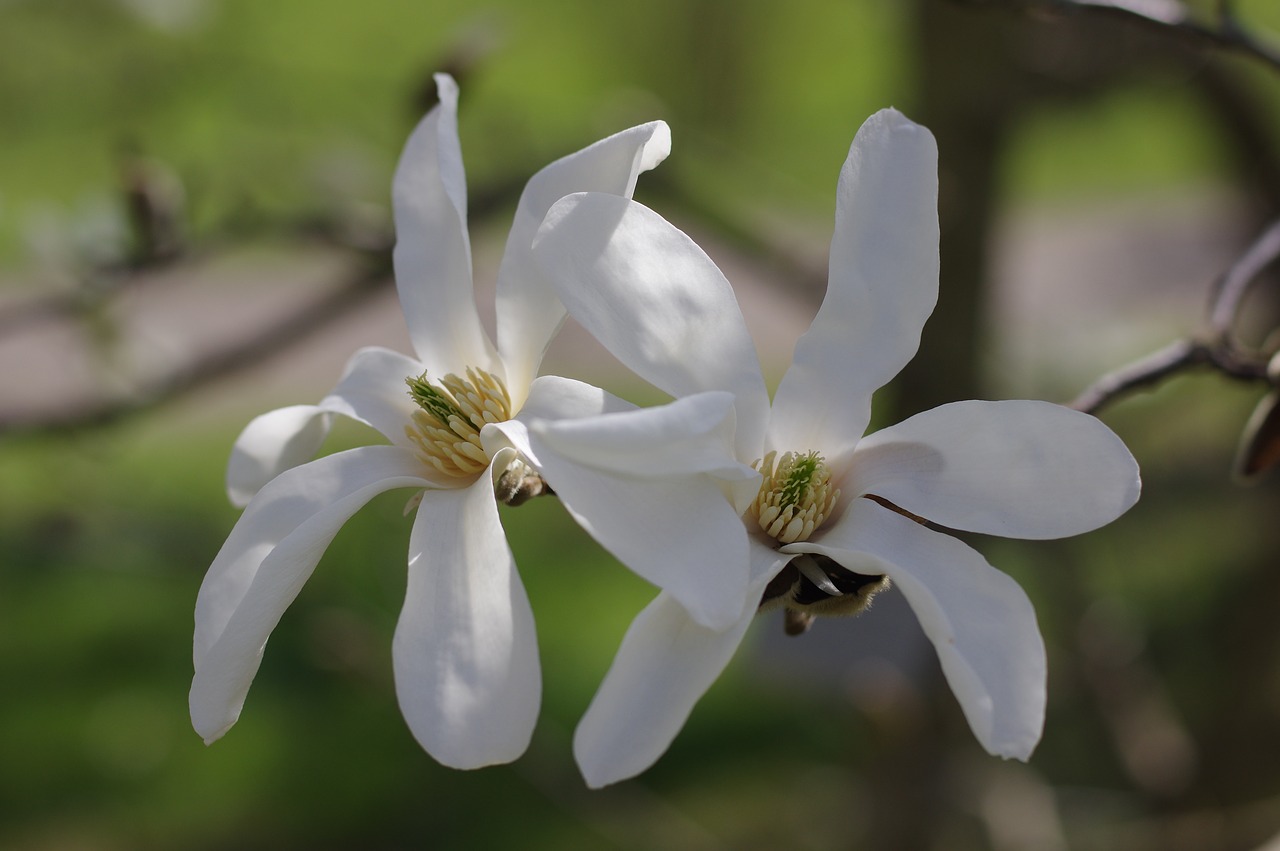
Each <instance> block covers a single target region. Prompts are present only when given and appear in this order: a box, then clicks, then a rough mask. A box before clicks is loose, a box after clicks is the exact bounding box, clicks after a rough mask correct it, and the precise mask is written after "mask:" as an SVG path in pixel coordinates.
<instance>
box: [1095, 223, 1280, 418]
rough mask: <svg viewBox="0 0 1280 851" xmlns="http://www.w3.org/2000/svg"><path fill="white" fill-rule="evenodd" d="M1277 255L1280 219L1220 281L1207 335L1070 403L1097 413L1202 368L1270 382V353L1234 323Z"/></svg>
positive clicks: (1120, 372)
mask: <svg viewBox="0 0 1280 851" xmlns="http://www.w3.org/2000/svg"><path fill="white" fill-rule="evenodd" d="M1277 258H1280V221H1277V222H1274V223H1273V224H1272V225H1270V226H1269V227H1268V228H1267V229H1266V230H1264V231H1263V232H1262V235H1261V236H1259V237H1258V238H1257V239H1256V240H1254V242H1253V244H1252V245H1250V246H1249V248H1248V249H1246V250H1245V252H1244V253H1243V254H1241V255H1240V256H1239V257H1238V258H1237V259H1236V261H1235V262H1234V263H1232V264H1231V267H1230V268H1229V269H1228V270H1227V271H1226V274H1224V275H1223V276H1222V277H1221V278H1220V279H1219V280H1218V281H1217V283H1216V284H1215V286H1214V296H1213V298H1212V300H1211V302H1210V305H1209V310H1208V313H1209V318H1208V331H1207V332H1206V333H1205V334H1203V335H1200V336H1189V337H1185V338H1183V339H1180V340H1175V341H1174V342H1172V343H1170V344H1169V345H1167V346H1165V347H1164V348H1162V349H1160V350H1158V351H1155V352H1152V353H1151V354H1149V355H1146V356H1144V357H1142V358H1139V359H1138V360H1136V361H1134V362H1133V363H1130V364H1128V365H1126V366H1123V367H1121V368H1119V369H1117V370H1115V371H1114V372H1110V373H1107V374H1106V375H1104V376H1102V378H1100V379H1098V380H1097V381H1095V382H1094V383H1093V384H1092V385H1090V386H1089V387H1087V388H1086V389H1085V390H1084V391H1083V392H1082V393H1081V394H1080V395H1079V396H1077V397H1076V398H1075V400H1073V401H1072V402H1071V403H1070V404H1071V407H1073V408H1075V409H1077V410H1080V411H1084V412H1085V413H1095V412H1096V411H1098V410H1099V409H1100V408H1102V407H1103V406H1104V405H1106V404H1108V403H1110V402H1112V401H1114V400H1116V399H1118V398H1120V397H1122V396H1125V395H1128V394H1129V393H1133V392H1135V391H1137V390H1143V389H1147V388H1151V387H1154V386H1156V385H1157V384H1159V383H1160V382H1162V381H1164V380H1165V379H1166V378H1168V377H1170V376H1172V375H1176V374H1179V373H1182V372H1187V371H1189V370H1191V369H1195V368H1197V367H1202V366H1207V367H1211V368H1212V369H1214V370H1215V371H1217V372H1219V373H1221V374H1222V375H1225V376H1227V377H1228V378H1235V379H1241V380H1245V381H1265V380H1267V361H1268V360H1269V359H1270V354H1269V353H1267V352H1261V351H1253V350H1250V349H1248V348H1246V347H1244V346H1241V345H1240V344H1239V342H1238V341H1237V340H1236V338H1235V335H1234V333H1233V331H1234V327H1233V326H1234V324H1235V320H1236V317H1237V316H1238V315H1239V312H1240V303H1241V302H1242V301H1243V300H1244V297H1245V294H1246V293H1247V292H1248V291H1249V287H1250V286H1251V285H1252V284H1253V283H1254V282H1255V281H1257V280H1258V278H1259V276H1260V275H1261V274H1262V272H1263V271H1265V270H1266V268H1267V267H1268V266H1270V265H1271V264H1272V263H1274V262H1275V261H1276V259H1277Z"/></svg>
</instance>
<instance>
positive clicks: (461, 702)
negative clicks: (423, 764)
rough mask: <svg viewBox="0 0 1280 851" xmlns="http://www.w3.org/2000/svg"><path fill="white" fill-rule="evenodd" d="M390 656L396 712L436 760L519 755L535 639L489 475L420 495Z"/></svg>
mask: <svg viewBox="0 0 1280 851" xmlns="http://www.w3.org/2000/svg"><path fill="white" fill-rule="evenodd" d="M393 656H394V661H395V677H396V695H397V697H398V698H399V700H400V711H401V712H403V713H404V717H405V720H406V721H408V723H409V728H410V729H411V730H412V731H413V735H414V737H415V738H416V739H417V740H418V742H419V743H421V745H422V746H423V747H424V748H425V749H426V750H427V752H428V753H430V754H431V755H432V756H433V757H435V758H436V759H437V760H439V761H440V762H442V763H444V764H445V765H448V766H451V767H453V768H479V767H480V766H484V765H493V764H497V763H504V762H510V761H512V760H514V759H516V758H517V757H519V756H520V755H521V754H522V753H524V751H525V748H527V747H528V745H529V737H530V736H531V735H532V734H533V728H534V724H535V722H536V721H537V718H538V707H539V704H540V702H541V699H542V678H541V672H540V670H539V667H538V648H537V638H536V636H535V633H534V625H533V612H532V611H531V610H530V608H529V600H528V597H526V596H525V591H524V586H523V585H522V584H521V582H520V577H519V575H518V574H517V573H516V569H515V560H514V558H513V557H512V555H511V550H510V548H509V547H508V546H507V540H506V536H505V534H504V533H503V531H502V524H501V522H500V521H499V519H498V508H497V504H496V502H495V501H494V496H493V482H492V480H491V478H490V477H489V476H487V475H486V476H481V477H480V478H479V479H478V480H477V481H476V482H475V483H474V484H473V485H471V486H470V487H468V488H466V489H463V490H455V491H427V492H426V493H425V494H423V497H422V504H421V506H420V507H419V508H418V517H417V520H416V521H415V522H414V525H413V536H412V538H411V540H410V544H409V584H408V590H407V591H406V593H405V601H404V610H403V611H402V612H401V614H400V622H399V623H398V624H397V626H396V635H395V642H394V644H393Z"/></svg>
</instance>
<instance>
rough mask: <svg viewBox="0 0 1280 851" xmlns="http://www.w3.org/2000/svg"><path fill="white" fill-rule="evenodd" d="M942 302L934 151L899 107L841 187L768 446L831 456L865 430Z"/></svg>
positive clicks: (865, 132) (876, 119)
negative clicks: (881, 394) (823, 276)
mask: <svg viewBox="0 0 1280 851" xmlns="http://www.w3.org/2000/svg"><path fill="white" fill-rule="evenodd" d="M937 300H938V149H937V145H936V144H935V142H934V140H933V135H932V134H931V133H930V132H929V131H928V130H926V129H925V128H923V127H921V126H920V125H918V124H913V123H912V122H911V121H909V120H907V119H906V118H905V117H903V115H902V114H901V113H899V112H897V111H896V110H892V109H885V110H881V111H880V112H877V113H876V114H875V115H873V116H871V117H870V118H868V119H867V121H866V122H865V123H864V124H863V125H862V128H861V129H860V130H858V133H857V136H855V137H854V140H853V146H852V147H851V148H850V150H849V157H848V159H847V160H846V161H845V164H844V168H843V169H842V170H841V172H840V182H839V186H838V187H837V189H836V226H835V235H834V236H833V237H832V240H831V259H830V274H829V278H828V283H827V294H826V298H825V299H823V302H822V307H821V309H820V310H819V311H818V315H817V316H816V317H815V318H814V320H813V325H812V326H811V327H810V328H809V330H808V332H806V333H805V335H804V336H803V337H801V338H800V341H799V342H798V343H797V344H796V350H795V355H794V356H793V357H792V363H791V368H790V369H789V370H788V371H787V373H786V375H785V376H783V379H782V382H781V383H780V384H779V385H778V391H777V393H776V394H775V396H774V403H773V411H774V415H773V420H772V421H771V422H770V424H769V446H770V448H773V449H777V450H779V451H787V450H791V451H796V452H803V451H807V450H811V449H812V450H818V451H822V452H825V453H827V454H828V458H829V460H834V457H833V456H837V455H839V454H840V453H841V452H842V451H845V450H847V449H851V448H852V447H853V444H854V442H856V441H857V439H858V438H859V437H861V436H862V433H863V432H864V431H865V430H866V427H867V422H868V421H869V419H870V416H871V394H872V393H874V392H875V391H876V389H878V388H879V387H882V386H883V385H884V384H886V383H887V382H888V381H889V379H891V378H893V376H895V375H897V374H898V372H899V371H900V370H901V369H902V367H904V366H906V364H907V362H908V361H910V360H911V358H912V356H913V355H914V354H915V352H916V349H917V348H918V347H919V345H920V331H921V329H922V328H923V327H924V323H925V320H926V319H928V318H929V314H930V313H932V312H933V307H934V305H935V304H936V303H937Z"/></svg>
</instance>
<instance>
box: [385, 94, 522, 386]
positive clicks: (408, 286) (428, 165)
mask: <svg viewBox="0 0 1280 851" xmlns="http://www.w3.org/2000/svg"><path fill="white" fill-rule="evenodd" d="M435 80H436V89H437V91H438V92H439V95H440V104H439V105H438V106H436V107H435V108H434V109H432V110H431V111H430V112H429V113H427V116H426V117H425V118H423V119H422V121H421V123H419V124H418V126H417V128H416V129H415V130H414V131H413V133H412V135H410V137H409V141H408V143H406V145H405V148H404V153H403V154H401V156H400V164H399V166H398V167H397V168H396V174H395V179H394V181H393V183H392V201H393V206H394V208H395V219H396V247H395V252H394V255H393V259H394V262H395V272H396V288H397V290H398V291H399V293H400V306H401V307H402V308H403V309H404V317H405V321H406V322H407V323H408V325H409V337H410V339H411V340H413V348H414V350H415V351H416V352H417V353H418V357H419V358H420V359H421V360H422V362H423V363H424V364H425V365H426V367H427V369H429V370H430V371H431V372H432V373H434V374H435V375H442V374H444V373H448V372H457V373H459V374H461V372H462V370H464V369H465V368H466V367H468V366H475V367H480V368H482V369H487V370H488V371H490V372H500V367H499V366H498V361H497V354H496V352H495V351H494V349H493V346H492V345H491V344H490V343H489V339H488V337H486V336H485V333H484V329H483V328H482V327H481V325H480V318H479V316H478V315H477V313H476V303H475V294H474V293H473V291H472V288H471V239H470V237H469V236H468V233H467V184H466V174H465V172H464V171H463V168H462V147H461V146H460V145H459V143H458V87H457V84H455V83H454V82H453V79H452V78H451V77H449V76H448V75H447V74H437V75H436V77H435Z"/></svg>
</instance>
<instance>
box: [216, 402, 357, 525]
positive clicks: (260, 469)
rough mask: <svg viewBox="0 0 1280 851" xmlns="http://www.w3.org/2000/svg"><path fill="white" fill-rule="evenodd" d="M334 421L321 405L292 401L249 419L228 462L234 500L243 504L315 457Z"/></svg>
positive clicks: (228, 474) (231, 494)
mask: <svg viewBox="0 0 1280 851" xmlns="http://www.w3.org/2000/svg"><path fill="white" fill-rule="evenodd" d="M332 421H333V414H332V413H331V412H329V411H326V410H324V409H323V408H321V407H320V406H318V405H291V406H289V407H287V408H278V409H276V410H274V411H268V412H267V413H265V414H261V415H259V416H257V417H254V418H253V419H252V420H250V421H249V424H248V425H247V426H245V427H244V430H243V431H242V432H240V436H239V437H237V438H236V442H235V444H234V445H233V446H232V447H231V459H230V461H228V462H227V497H228V498H229V499H230V500H231V504H232V505H234V506H236V507H237V508H244V507H245V506H246V505H248V504H249V500H251V499H253V497H254V495H255V494H257V493H258V491H260V490H262V487H263V486H264V485H265V484H266V483H267V482H269V481H271V480H272V479H274V478H275V477H276V476H278V475H280V474H281V473H283V472H284V471H285V470H288V469H290V468H292V467H296V466H298V465H299V464H304V463H306V462H307V461H310V460H311V459H312V458H314V457H315V456H316V453H317V452H319V451H320V447H321V446H322V445H324V439H325V438H326V437H328V435H329V427H330V425H331V424H332Z"/></svg>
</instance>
